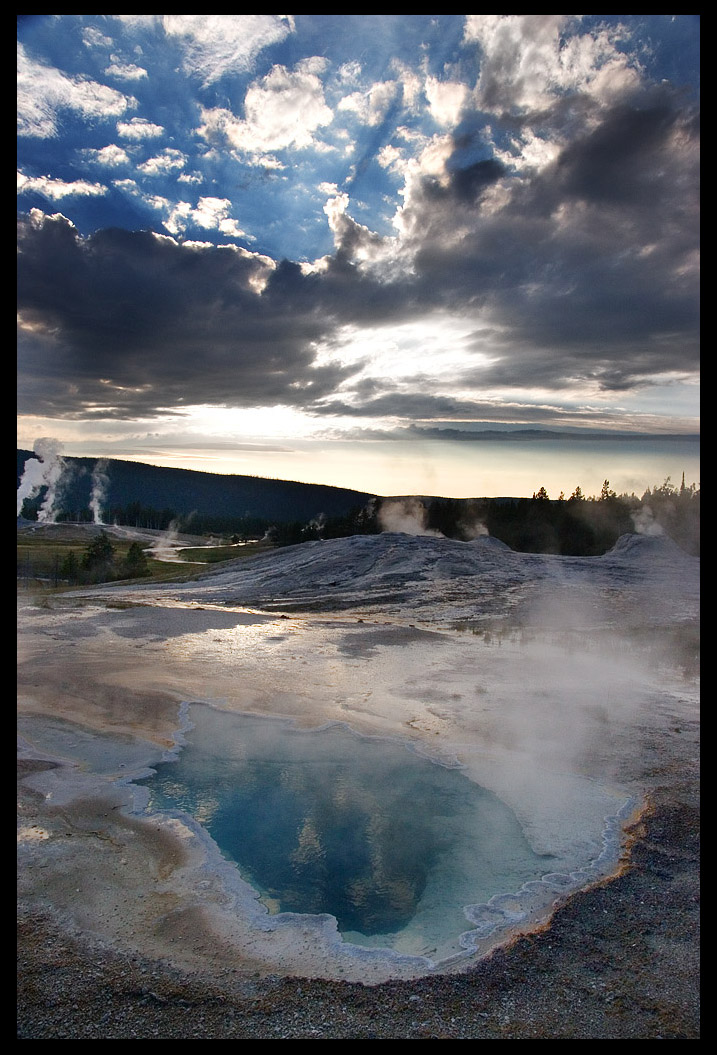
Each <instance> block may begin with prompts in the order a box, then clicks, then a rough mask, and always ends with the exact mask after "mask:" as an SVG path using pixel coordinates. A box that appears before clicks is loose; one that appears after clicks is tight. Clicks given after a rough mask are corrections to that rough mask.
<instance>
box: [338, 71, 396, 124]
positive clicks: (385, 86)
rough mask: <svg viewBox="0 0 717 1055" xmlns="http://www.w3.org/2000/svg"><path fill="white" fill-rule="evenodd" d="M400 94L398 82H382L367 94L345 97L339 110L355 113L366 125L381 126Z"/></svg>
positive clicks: (355, 93)
mask: <svg viewBox="0 0 717 1055" xmlns="http://www.w3.org/2000/svg"><path fill="white" fill-rule="evenodd" d="M399 92H400V85H399V84H398V82H397V81H380V82H378V83H376V84H372V85H371V87H370V88H369V89H368V91H366V92H352V93H351V94H350V95H345V96H344V98H343V99H342V100H341V102H340V103H339V105H338V109H339V110H349V111H351V112H352V113H355V114H356V115H357V117H358V118H359V119H360V120H361V121H363V123H364V124H367V125H372V126H375V125H379V124H381V122H382V121H383V119H384V118H385V116H386V114H387V113H388V111H389V109H390V107H391V106H392V104H393V102H394V101H395V100H396V99H397V98H398V95H399Z"/></svg>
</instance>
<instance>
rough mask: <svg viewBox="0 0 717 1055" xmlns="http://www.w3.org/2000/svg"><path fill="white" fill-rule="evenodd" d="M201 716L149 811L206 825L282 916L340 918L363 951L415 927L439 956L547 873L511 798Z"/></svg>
mask: <svg viewBox="0 0 717 1055" xmlns="http://www.w3.org/2000/svg"><path fill="white" fill-rule="evenodd" d="M189 715H190V719H191V721H192V722H193V728H192V729H191V731H190V732H188V733H187V736H186V740H187V743H186V746H184V747H183V748H182V750H181V751H180V752H179V753H178V756H177V758H176V759H175V760H173V761H170V762H163V763H160V764H159V765H158V766H157V768H156V775H155V776H153V777H149V778H147V779H146V780H143V781H141V783H143V784H144V785H145V786H146V787H147V788H148V789H149V791H150V806H151V808H153V809H159V810H162V809H180V810H183V811H185V812H187V813H189V814H191V815H192V816H193V817H195V818H196V819H197V820H198V821H199V823H200V824H201V825H202V826H203V827H204V828H205V829H206V830H207V831H208V832H209V834H210V835H211V836H212V838H213V839H214V841H215V842H216V843H217V845H218V846H219V848H220V850H221V851H222V853H223V854H224V855H225V856H226V857H228V858H229V859H231V860H232V861H234V862H235V863H236V864H237V866H238V868H239V871H240V873H241V875H242V877H243V878H244V879H245V880H247V881H248V882H249V883H250V884H251V885H252V886H253V887H254V888H255V889H256V890H257V892H258V893H259V894H260V896H261V897H262V898H263V899H264V901H265V902H266V903H267V905H268V906H269V907H270V910H271V911H283V912H287V911H288V912H299V913H311V914H318V913H330V914H331V915H333V916H335V917H336V919H337V921H338V925H339V930H340V931H341V932H342V933H344V935H346V934H350V935H351V940H352V941H358V942H362V943H364V944H380V945H387V944H389V945H390V944H394V943H393V942H392V940H391V937H390V936H391V935H395V934H397V933H399V932H401V931H403V930H404V929H405V928H407V927H409V925H412V926H413V927H414V928H418V931H420V935H419V936H418V937H417V939H416V940H417V941H418V944H419V945H420V947H421V951H422V952H426V953H429V952H433V951H435V949H436V948H437V947H439V946H440V945H441V943H442V941H443V939H444V936H445V934H446V933H447V932H450V934H451V935H452V936H453V939H454V940H455V939H457V936H458V935H459V934H460V933H461V932H462V931H465V930H466V929H468V924H467V921H466V917H465V915H464V913H463V908H464V906H466V905H469V904H477V903H482V902H484V901H487V900H488V899H489V898H490V897H491V896H493V895H494V894H496V893H509V892H512V891H515V890H517V889H518V888H519V887H520V886H521V884H522V883H524V882H525V881H527V880H530V879H537V878H539V877H540V875H541V874H542V873H544V872H545V871H548V870H549V866H550V864H549V863H550V859H547V860H546V858H545V857H539V856H537V855H536V854H535V853H534V852H533V851H532V850H531V848H530V846H529V844H528V842H527V840H526V839H525V836H524V835H523V832H522V830H521V828H520V825H519V824H518V821H517V819H516V817H515V815H514V814H513V813H512V811H511V810H510V809H509V808H508V807H507V806H506V805H505V804H504V803H503V802H501V800H500V799H498V798H497V797H496V796H495V795H494V794H492V793H491V792H490V791H487V790H485V789H483V788H481V787H479V786H478V785H476V784H475V783H474V782H472V781H471V780H469V779H468V778H467V777H466V776H465V775H464V774H463V773H462V772H461V771H460V770H459V769H457V768H450V767H447V766H444V765H438V764H436V763H434V762H431V761H430V760H428V759H427V758H425V757H422V756H420V755H418V754H416V753H415V752H414V751H413V750H411V749H410V747H409V746H407V745H404V744H401V743H398V742H395V741H389V740H384V739H378V738H372V737H363V736H359V735H357V734H355V733H353V732H352V731H351V730H350V729H348V728H347V727H345V726H341V725H334V726H329V727H326V728H323V729H319V730H312V731H307V730H299V729H296V728H295V727H294V726H292V725H290V724H289V723H288V722H285V721H281V720H276V719H267V718H260V717H255V716H248V715H238V714H233V713H230V712H225V711H220V710H216V709H214V708H212V707H208V706H206V705H199V704H195V705H193V706H192V707H191V708H190V712H189Z"/></svg>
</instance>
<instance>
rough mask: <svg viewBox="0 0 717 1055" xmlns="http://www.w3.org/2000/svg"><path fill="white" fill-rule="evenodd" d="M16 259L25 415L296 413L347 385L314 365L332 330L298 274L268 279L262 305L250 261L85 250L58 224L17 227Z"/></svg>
mask: <svg viewBox="0 0 717 1055" xmlns="http://www.w3.org/2000/svg"><path fill="white" fill-rule="evenodd" d="M19 248H20V253H19V257H18V260H19V266H18V278H19V282H18V291H19V292H18V305H19V312H20V316H21V319H22V326H23V333H24V335H25V336H24V338H23V341H22V344H21V352H20V397H21V404H22V409H23V410H24V411H26V412H27V411H31V412H34V413H48V412H52V413H54V414H59V415H68V416H74V415H82V416H84V415H86V414H87V413H90V414H91V413H92V412H93V411H95V410H96V411H97V412H99V411H100V409H102V410H103V413H104V411H105V409H106V410H109V412H110V413H111V414H112V413H114V414H115V415H116V416H120V417H124V416H127V417H133V416H135V415H138V414H151V413H156V412H157V411H159V410H160V408H170V409H171V408H178V407H181V406H186V405H189V404H197V403H212V404H218V405H234V406H240V407H241V406H256V405H261V404H273V403H287V404H294V405H302V404H303V403H306V402H307V401H309V400H314V399H316V398H318V397H320V396H322V395H325V394H327V393H329V392H332V391H333V390H334V389H335V387H336V386H337V385H338V384H339V383H340V381H341V380H343V379H344V378H345V377H346V376H348V374H349V373H350V371H349V370H348V369H347V368H342V367H338V366H330V365H328V366H327V365H324V366H321V367H317V366H316V365H315V363H314V359H315V350H314V346H313V342H315V341H316V340H317V339H319V338H320V337H321V336H322V335H323V333H324V331H325V329H326V325H327V322H326V320H325V319H323V318H321V317H320V314H319V312H318V311H317V310H316V300H315V298H314V297H312V292H311V287H312V281H311V280H310V279H307V278H304V277H303V276H301V274H300V272H299V270H298V268H296V267H295V266H294V265H291V264H284V265H283V266H279V267H278V268H277V269H276V270H275V271H273V272H269V273H268V277H269V281H270V286H271V288H269V287H267V288H266V289H265V291H264V293H263V294H262V295H259V294H258V293H257V291H256V289H255V288H254V287H253V285H252V283H254V282H256V281H257V280H262V281H263V280H264V279H265V278H266V277H267V272H266V269H265V267H264V265H263V264H262V262H261V261H260V260H258V259H257V258H255V257H251V256H245V255H241V254H240V253H237V252H235V251H233V250H232V249H226V248H222V249H217V248H215V247H197V246H194V247H192V246H186V245H184V246H181V245H179V244H177V243H176V242H174V241H173V240H171V239H169V238H165V237H157V236H155V235H152V234H150V233H147V232H128V231H122V230H104V231H99V232H97V233H96V234H94V235H92V236H90V237H88V238H86V239H83V238H81V237H80V236H79V235H78V234H77V232H76V231H75V229H74V228H73V227H72V225H71V224H69V223H68V222H67V221H66V220H64V219H63V218H62V217H42V218H40V217H37V216H34V217H33V218H31V219H28V218H23V219H22V221H21V224H20V237H19ZM112 408H114V410H113V409H112Z"/></svg>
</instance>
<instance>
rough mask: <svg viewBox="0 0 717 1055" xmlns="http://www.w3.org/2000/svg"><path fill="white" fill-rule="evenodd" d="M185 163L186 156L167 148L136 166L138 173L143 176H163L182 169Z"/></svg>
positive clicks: (179, 151)
mask: <svg viewBox="0 0 717 1055" xmlns="http://www.w3.org/2000/svg"><path fill="white" fill-rule="evenodd" d="M186 162H187V158H186V155H185V154H183V153H182V152H181V150H175V149H174V148H173V147H167V148H166V150H163V151H162V153H161V154H157V155H155V157H153V158H148V159H147V161H145V162H143V163H142V164H141V165H138V166H137V169H138V171H139V172H142V173H143V174H144V175H145V176H164V175H166V174H167V173H168V172H172V171H174V170H175V169H181V168H184V166H185V164H186Z"/></svg>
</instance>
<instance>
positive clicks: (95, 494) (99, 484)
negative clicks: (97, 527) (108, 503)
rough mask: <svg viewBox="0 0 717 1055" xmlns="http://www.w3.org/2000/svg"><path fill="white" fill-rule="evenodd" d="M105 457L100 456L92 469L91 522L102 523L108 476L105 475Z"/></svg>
mask: <svg viewBox="0 0 717 1055" xmlns="http://www.w3.org/2000/svg"><path fill="white" fill-rule="evenodd" d="M107 465H108V463H107V459H106V458H100V459H99V460H98V461H97V462H95V467H94V469H93V470H92V491H91V493H90V509H91V510H92V522H93V523H94V524H102V523H104V521H103V520H102V505H103V503H104V502H105V499H106V498H107V488H108V486H109V482H110V478H109V476H108V475H107Z"/></svg>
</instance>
